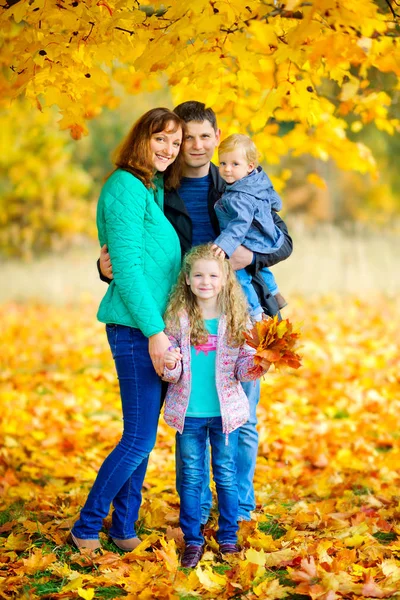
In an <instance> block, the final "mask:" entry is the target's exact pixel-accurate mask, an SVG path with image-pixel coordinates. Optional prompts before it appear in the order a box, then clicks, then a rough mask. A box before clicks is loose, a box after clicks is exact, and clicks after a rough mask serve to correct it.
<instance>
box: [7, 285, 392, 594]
mask: <svg viewBox="0 0 400 600" xmlns="http://www.w3.org/2000/svg"><path fill="white" fill-rule="evenodd" d="M95 312H96V306H94V304H93V303H92V302H90V301H86V302H82V303H81V304H80V305H78V306H74V307H62V308H61V307H56V306H45V305H33V304H30V305H17V304H7V305H3V306H1V307H0V333H1V335H0V345H1V347H0V365H1V370H0V384H1V401H0V422H1V425H0V598H5V599H8V598H85V599H87V600H91V599H92V598H99V599H108V598H110V599H111V598H116V597H124V598H126V599H128V600H129V599H136V598H137V599H139V600H150V599H153V598H160V599H171V600H172V599H173V600H175V599H177V600H178V599H186V600H189V599H194V598H199V597H202V598H237V599H239V598H240V599H241V598H246V599H249V600H251V599H257V598H261V599H271V600H272V599H275V598H288V599H290V600H295V599H296V600H302V599H306V598H312V599H318V600H336V599H341V598H345V599H349V598H395V597H399V598H400V522H399V518H400V506H399V498H400V430H399V418H400V380H399V377H400V369H399V367H400V352H399V344H400V307H399V306H398V303H396V302H395V300H388V299H384V298H379V297H377V298H371V299H367V300H365V299H356V298H350V297H342V298H340V297H332V296H329V297H328V296H326V297H318V298H315V299H313V300H307V301H306V299H304V298H294V299H291V302H290V307H289V309H288V310H287V312H286V313H285V316H289V317H290V319H291V321H293V322H294V323H301V324H302V326H301V333H302V336H301V344H302V347H301V348H300V353H301V354H302V356H303V365H302V367H301V368H300V369H298V370H296V371H295V370H287V371H285V372H274V371H273V369H271V372H269V373H268V374H267V376H266V378H265V381H264V383H263V386H262V398H261V401H260V405H259V413H258V414H259V433H260V446H259V457H258V464H257V471H256V479H255V486H256V492H257V510H256V512H255V514H254V520H253V521H252V522H250V523H247V524H243V525H242V528H241V530H240V542H241V545H242V552H241V554H240V555H239V556H237V557H233V558H230V560H229V562H228V561H226V560H225V561H224V560H222V557H221V556H220V555H219V554H218V551H217V545H216V542H215V539H214V533H215V526H216V513H215V512H214V513H213V518H212V521H211V523H210V524H209V526H208V527H207V530H206V536H207V548H206V552H205V554H204V557H203V559H202V561H201V563H200V564H199V566H198V568H197V569H195V570H192V571H190V570H187V569H182V568H180V567H179V557H180V552H181V550H182V545H183V544H182V536H181V532H180V529H179V527H178V498H177V495H176V493H175V491H174V450H173V446H174V436H173V432H172V430H171V429H169V428H168V427H167V426H166V425H165V424H164V423H163V420H162V419H161V420H160V427H159V434H158V439H157V446H156V449H155V451H154V452H153V454H152V457H151V461H150V464H149V469H148V474H147V478H146V484H145V488H146V489H145V492H144V501H143V505H142V510H141V517H140V522H139V523H138V532H139V535H140V537H141V538H142V540H143V542H142V544H141V545H140V546H139V547H138V548H137V549H136V550H135V551H134V552H132V553H129V554H125V555H121V553H119V552H118V551H117V548H116V547H115V546H114V545H113V544H112V543H110V542H109V541H108V538H107V527H108V526H109V520H106V521H105V523H104V529H103V531H102V533H101V539H102V543H103V551H102V552H101V553H99V554H90V553H87V554H85V553H82V554H81V553H79V552H77V551H76V550H75V549H74V548H73V547H71V546H70V545H68V544H67V543H66V537H67V534H68V532H69V530H70V528H71V525H72V524H73V523H74V521H75V519H76V518H77V515H78V514H79V509H80V507H81V505H82V503H83V502H84V500H85V497H86V495H87V492H88V489H89V487H90V485H91V483H92V482H93V479H94V477H95V473H96V471H97V469H98V467H99V465H100V464H101V462H102V460H103V458H104V457H105V456H106V454H107V453H108V452H109V451H110V450H111V449H112V447H113V446H114V445H115V443H116V441H117V440H118V438H119V435H120V432H121V415H120V408H119V398H118V390H117V383H116V378H115V375H114V367H113V363H112V360H111V357H110V353H109V349H108V347H107V343H106V337H105V333H104V331H103V326H102V325H101V324H99V323H97V322H96V320H95Z"/></svg>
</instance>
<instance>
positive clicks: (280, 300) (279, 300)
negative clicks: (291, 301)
mask: <svg viewBox="0 0 400 600" xmlns="http://www.w3.org/2000/svg"><path fill="white" fill-rule="evenodd" d="M274 298H275V300H276V302H277V304H278V308H279V310H281V308H285V306H287V302H286V300H285V298H284V297H283V296H282V294H280V293H279V292H278V293H277V294H274Z"/></svg>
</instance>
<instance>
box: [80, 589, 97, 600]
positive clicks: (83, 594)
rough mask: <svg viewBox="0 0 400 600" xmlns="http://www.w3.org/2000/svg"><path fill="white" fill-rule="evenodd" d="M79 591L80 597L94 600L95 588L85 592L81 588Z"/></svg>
mask: <svg viewBox="0 0 400 600" xmlns="http://www.w3.org/2000/svg"><path fill="white" fill-rule="evenodd" d="M77 591H78V596H80V597H81V598H83V599H84V600H92V598H93V597H94V588H88V589H86V590H84V589H83V588H81V587H79V588H78V590H77Z"/></svg>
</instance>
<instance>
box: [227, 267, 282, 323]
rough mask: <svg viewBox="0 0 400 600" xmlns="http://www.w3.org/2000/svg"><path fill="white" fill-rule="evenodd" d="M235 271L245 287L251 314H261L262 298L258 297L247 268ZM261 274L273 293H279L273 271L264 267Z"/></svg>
mask: <svg viewBox="0 0 400 600" xmlns="http://www.w3.org/2000/svg"><path fill="white" fill-rule="evenodd" d="M235 273H236V277H237V279H238V281H239V283H240V285H241V286H242V288H243V291H244V293H245V294H246V298H247V302H248V303H249V308H250V315H251V316H252V317H256V316H259V315H261V313H262V308H261V305H260V300H259V299H258V296H257V294H256V291H255V289H254V288H253V285H252V283H251V275H250V273H248V272H247V271H246V269H239V271H235ZM260 274H261V275H262V278H263V279H264V281H265V283H266V284H267V287H268V289H269V291H270V292H271V294H272V295H275V294H277V293H278V291H279V290H278V286H277V283H276V281H275V277H274V275H273V273H272V271H270V269H267V268H264V269H261V270H260Z"/></svg>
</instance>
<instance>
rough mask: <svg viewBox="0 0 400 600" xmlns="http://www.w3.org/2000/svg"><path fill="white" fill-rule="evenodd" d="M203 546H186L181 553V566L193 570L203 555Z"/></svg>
mask: <svg viewBox="0 0 400 600" xmlns="http://www.w3.org/2000/svg"><path fill="white" fill-rule="evenodd" d="M203 550H204V546H195V545H194V544H188V545H187V546H186V547H185V550H184V552H183V556H182V560H181V566H182V567H188V568H189V569H193V567H196V566H197V563H198V562H199V560H200V559H201V557H202V555H203Z"/></svg>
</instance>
